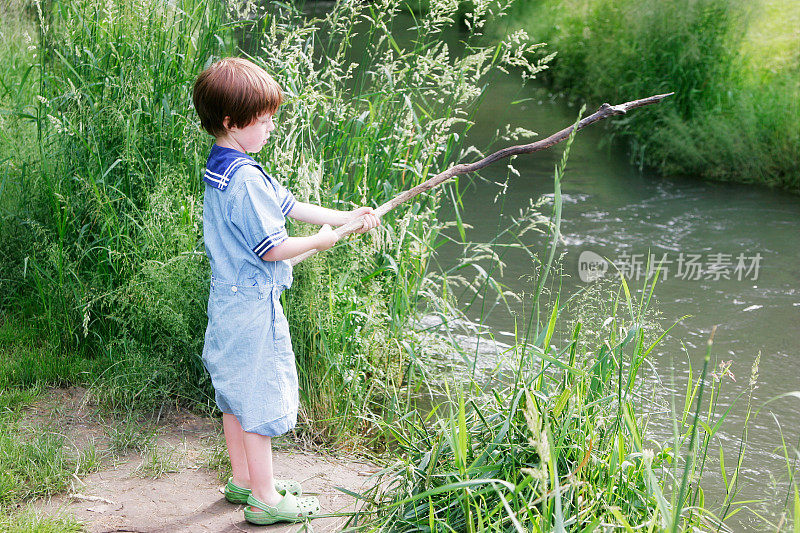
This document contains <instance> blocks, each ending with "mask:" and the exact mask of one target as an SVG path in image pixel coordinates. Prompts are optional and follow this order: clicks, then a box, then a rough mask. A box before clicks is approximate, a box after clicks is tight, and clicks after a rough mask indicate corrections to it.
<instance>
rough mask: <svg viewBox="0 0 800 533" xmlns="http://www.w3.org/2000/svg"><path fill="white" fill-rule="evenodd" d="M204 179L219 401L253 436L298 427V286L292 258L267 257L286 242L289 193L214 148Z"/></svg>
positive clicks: (238, 157) (209, 338) (237, 155)
mask: <svg viewBox="0 0 800 533" xmlns="http://www.w3.org/2000/svg"><path fill="white" fill-rule="evenodd" d="M203 180H204V181H205V182H206V186H205V196H204V203H203V233H204V240H205V248H206V254H207V255H208V258H209V260H210V262H211V290H210V292H209V296H208V326H207V328H206V335H205V344H204V346H203V364H204V365H205V367H206V369H207V370H208V373H209V374H210V375H211V382H212V383H213V384H214V391H215V399H216V402H217V406H218V407H219V408H220V410H221V411H222V412H223V413H229V414H233V415H235V416H236V418H237V419H238V420H239V422H240V423H241V425H242V428H243V429H244V430H245V431H247V432H250V433H258V434H260V435H267V436H276V435H281V434H283V433H286V432H287V431H289V430H290V429H292V428H293V427H294V426H295V423H296V421H297V408H298V384H297V369H296V368H295V360H294V352H293V351H292V342H291V339H290V338H289V323H288V322H287V321H286V317H285V316H284V314H283V309H282V308H281V302H280V296H281V292H283V290H284V289H287V288H289V286H291V284H292V266H291V264H290V263H289V261H264V260H263V259H261V257H260V256H261V255H263V254H264V252H266V251H267V250H269V249H270V248H272V247H274V246H276V245H278V244H280V243H281V242H283V241H284V240H286V238H287V235H286V227H285V225H284V224H285V222H286V219H285V217H286V215H287V214H288V213H289V211H291V210H292V207H294V205H295V199H294V196H292V193H290V192H289V191H287V190H286V189H285V188H284V187H283V186H281V184H279V183H278V182H277V181H276V180H275V179H273V178H272V177H271V176H269V175H267V173H266V172H264V169H263V168H261V166H260V165H259V164H258V163H256V162H255V161H254V160H253V158H251V157H250V156H248V155H246V154H244V153H243V152H239V151H238V150H233V149H231V148H223V147H221V146H218V145H216V144H215V145H214V146H213V147H212V148H211V153H210V154H209V156H208V162H207V164H206V170H205V174H204V176H203Z"/></svg>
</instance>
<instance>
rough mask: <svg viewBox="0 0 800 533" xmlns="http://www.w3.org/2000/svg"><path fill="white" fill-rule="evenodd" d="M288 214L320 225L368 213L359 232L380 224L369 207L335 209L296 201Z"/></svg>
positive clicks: (333, 224)
mask: <svg viewBox="0 0 800 533" xmlns="http://www.w3.org/2000/svg"><path fill="white" fill-rule="evenodd" d="M288 215H289V216H290V217H291V218H293V219H295V220H299V221H300V222H308V223H310V224H317V225H320V226H321V225H322V224H330V225H332V226H342V225H344V224H347V223H348V222H350V221H351V220H353V219H356V218H358V217H360V216H363V215H369V216H367V217H366V219H365V224H364V227H363V228H362V229H361V232H360V233H364V232H366V231H369V230H371V229H372V228H374V227H376V226H378V225H379V224H380V220H379V219H378V216H377V215H375V212H374V211H373V209H372V208H371V207H359V208H357V209H353V210H352V211H337V210H336V209H328V208H327V207H322V206H320V205H314V204H308V203H305V202H297V203H296V204H294V207H292V210H291V211H289V213H288ZM317 249H319V248H317Z"/></svg>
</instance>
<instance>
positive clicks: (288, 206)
mask: <svg viewBox="0 0 800 533" xmlns="http://www.w3.org/2000/svg"><path fill="white" fill-rule="evenodd" d="M296 203H297V201H296V200H295V199H294V195H293V194H292V193H289V194H287V195H286V198H284V199H283V202H281V213H283V216H286V215H288V214H289V211H291V210H292V208H293V207H294V204H296Z"/></svg>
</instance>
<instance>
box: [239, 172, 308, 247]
mask: <svg viewBox="0 0 800 533" xmlns="http://www.w3.org/2000/svg"><path fill="white" fill-rule="evenodd" d="M284 190H285V189H284ZM237 193H238V194H236V196H235V198H234V205H233V209H232V210H231V222H232V223H233V224H234V225H235V226H236V227H238V228H239V230H240V231H241V232H242V235H243V236H244V238H245V241H246V244H247V246H248V247H249V248H250V249H251V250H253V252H254V253H255V254H256V255H257V256H259V257H261V256H262V255H264V253H266V252H267V251H269V250H270V249H272V248H274V247H275V246H277V245H279V244H280V243H282V242H283V241H285V240H286V239H287V238H288V235H287V234H286V225H285V224H286V219H285V217H284V212H285V213H288V212H289V210H290V209H289V210H286V211H284V208H282V206H286V205H288V201H289V200H290V201H291V202H292V207H293V206H294V203H293V202H294V197H293V196H292V195H291V193H289V192H288V191H286V193H288V196H286V195H284V197H283V198H282V199H279V196H278V193H277V191H276V190H275V189H274V188H273V187H272V185H271V184H270V183H268V182H267V180H266V179H265V178H264V177H263V175H259V176H258V178H257V179H247V180H246V181H244V183H242V185H241V188H240V189H239V191H237Z"/></svg>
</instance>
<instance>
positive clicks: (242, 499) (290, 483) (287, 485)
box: [223, 477, 303, 504]
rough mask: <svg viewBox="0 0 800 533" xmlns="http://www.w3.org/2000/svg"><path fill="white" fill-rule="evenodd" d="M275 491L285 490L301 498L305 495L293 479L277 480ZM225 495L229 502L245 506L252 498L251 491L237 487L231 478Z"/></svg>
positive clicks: (226, 486)
mask: <svg viewBox="0 0 800 533" xmlns="http://www.w3.org/2000/svg"><path fill="white" fill-rule="evenodd" d="M275 490H277V491H278V492H280V491H282V490H285V491H287V492H288V493H290V494H293V495H295V496H300V495H301V494H303V487H301V486H300V483H298V482H297V481H295V480H293V479H276V480H275ZM223 493H224V494H225V499H226V500H228V501H229V502H231V503H241V504H245V503H247V497H248V496H250V489H246V488H244V487H240V486H239V485H236V484H235V483H234V482H233V478H232V477H231V478H228V484H227V485H225V490H224V492H223Z"/></svg>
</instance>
